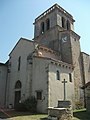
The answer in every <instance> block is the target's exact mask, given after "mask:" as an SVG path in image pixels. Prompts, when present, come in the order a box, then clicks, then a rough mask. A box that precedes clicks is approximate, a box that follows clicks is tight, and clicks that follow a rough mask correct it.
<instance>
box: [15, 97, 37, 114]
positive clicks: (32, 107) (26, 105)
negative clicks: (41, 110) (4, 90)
mask: <svg viewBox="0 0 90 120" xmlns="http://www.w3.org/2000/svg"><path fill="white" fill-rule="evenodd" d="M15 109H16V110H17V111H30V112H32V113H34V112H36V109H37V101H36V99H35V97H29V98H27V99H26V100H25V101H23V102H21V103H18V104H17V105H16V106H15Z"/></svg>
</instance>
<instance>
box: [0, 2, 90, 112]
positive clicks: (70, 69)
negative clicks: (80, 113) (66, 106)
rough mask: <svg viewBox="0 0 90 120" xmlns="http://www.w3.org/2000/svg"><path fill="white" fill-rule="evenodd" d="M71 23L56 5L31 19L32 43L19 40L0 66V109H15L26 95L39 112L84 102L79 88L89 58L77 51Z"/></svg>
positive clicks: (77, 40) (87, 71)
mask: <svg viewBox="0 0 90 120" xmlns="http://www.w3.org/2000/svg"><path fill="white" fill-rule="evenodd" d="M74 22H75V20H74V19H73V16H72V15H71V14H69V13H68V12H67V11H65V10H64V9H63V8H61V7H60V6H59V5H58V4H55V5H53V6H52V7H51V8H49V9H48V10H46V11H45V12H44V13H42V14H41V15H40V16H38V17H37V18H36V19H35V22H34V28H35V29H34V38H33V40H28V39H26V38H20V40H19V41H18V43H17V44H16V45H15V47H14V48H13V50H12V51H11V52H10V54H9V60H8V61H7V63H5V64H2V63H1V64H0V83H2V85H1V84H0V85H1V86H2V87H0V89H1V90H0V96H2V92H1V91H4V94H3V97H2V99H0V106H1V107H8V106H9V105H12V107H15V105H16V104H17V103H19V101H23V100H25V99H27V98H28V97H30V96H34V97H35V98H36V99H37V111H38V112H42V113H46V112H47V108H48V107H57V105H58V100H70V101H71V102H72V105H73V107H75V102H77V101H82V102H83V103H84V101H85V90H83V89H81V88H82V86H84V85H85V84H86V83H87V82H89V77H90V66H89V65H90V58H89V55H88V54H86V53H84V52H81V49H80V36H79V35H78V34H77V33H75V32H74ZM0 98H1V97H0Z"/></svg>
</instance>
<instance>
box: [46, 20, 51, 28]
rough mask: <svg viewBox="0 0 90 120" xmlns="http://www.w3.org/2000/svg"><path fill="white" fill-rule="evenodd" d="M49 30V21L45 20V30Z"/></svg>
mask: <svg viewBox="0 0 90 120" xmlns="http://www.w3.org/2000/svg"><path fill="white" fill-rule="evenodd" d="M49 29H50V20H49V19H47V20H46V30H49Z"/></svg>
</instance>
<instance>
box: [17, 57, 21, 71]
mask: <svg viewBox="0 0 90 120" xmlns="http://www.w3.org/2000/svg"><path fill="white" fill-rule="evenodd" d="M20 65H21V56H19V58H18V71H20Z"/></svg>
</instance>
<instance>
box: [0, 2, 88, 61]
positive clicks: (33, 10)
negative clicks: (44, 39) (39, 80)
mask: <svg viewBox="0 0 90 120" xmlns="http://www.w3.org/2000/svg"><path fill="white" fill-rule="evenodd" d="M55 3H58V4H59V5H60V6H61V7H63V8H64V9H65V10H66V11H68V12H69V13H70V14H72V15H73V17H74V19H75V21H76V22H75V25H74V26H75V32H76V33H77V34H79V35H80V36H81V39H80V44H81V50H82V51H83V52H86V53H87V54H90V38H89V35H90V0H0V41H1V42H0V62H6V61H7V60H8V55H9V53H10V51H11V50H12V49H13V47H14V46H15V44H16V43H17V41H18V40H19V39H20V38H21V37H24V38H28V39H30V40H32V38H33V34H34V27H33V22H34V19H35V18H36V17H37V16H39V15H40V14H41V13H43V12H44V11H45V10H47V9H48V8H49V7H51V6H52V5H53V4H55Z"/></svg>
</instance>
